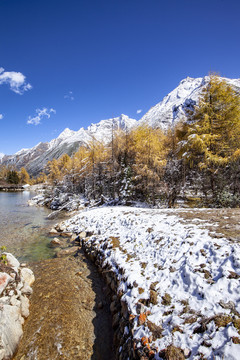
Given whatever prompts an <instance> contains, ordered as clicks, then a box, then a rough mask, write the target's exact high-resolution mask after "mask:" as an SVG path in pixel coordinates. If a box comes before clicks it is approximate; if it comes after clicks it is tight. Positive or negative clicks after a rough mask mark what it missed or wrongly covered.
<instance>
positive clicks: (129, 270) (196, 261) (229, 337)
mask: <svg viewBox="0 0 240 360" xmlns="http://www.w3.org/2000/svg"><path fill="white" fill-rule="evenodd" d="M185 211H186V210H185ZM203 211H204V210H203ZM65 224H66V225H67V228H68V230H69V231H75V232H76V233H79V232H81V231H86V230H87V231H89V232H92V233H93V235H92V236H90V237H89V239H88V241H89V242H90V243H92V244H95V246H96V247H98V248H99V251H101V252H102V253H104V255H105V257H106V260H105V261H106V262H107V263H108V264H110V265H111V268H112V270H113V271H114V272H115V273H116V274H118V279H119V284H120V285H119V288H118V291H120V290H121V291H122V293H123V295H122V300H124V301H125V302H127V304H128V308H129V311H130V312H131V313H132V314H133V315H135V316H136V317H135V319H134V337H135V338H137V339H141V338H142V337H144V336H146V337H149V336H150V335H151V331H150V330H149V327H148V325H147V322H145V323H144V324H143V325H139V323H140V322H139V316H138V314H137V306H136V305H137V304H139V303H142V304H144V313H145V314H146V315H147V320H148V322H149V323H150V322H151V323H154V324H156V325H157V326H159V328H161V327H162V334H161V337H159V338H157V339H156V340H155V341H153V343H152V344H151V345H154V346H157V348H158V350H159V351H161V350H162V349H164V348H166V347H167V346H168V345H170V344H173V345H174V346H176V347H179V348H181V349H189V350H191V355H190V357H189V358H190V359H216V360H220V359H228V360H231V359H234V360H237V359H239V356H240V355H239V354H240V345H239V344H238V343H239V342H240V315H239V313H240V286H239V278H240V246H239V244H238V243H236V242H231V241H229V240H227V239H226V238H224V237H221V236H219V234H216V236H214V235H213V233H212V232H211V236H210V234H209V231H208V230H207V229H206V228H204V221H199V222H198V224H197V223H196V222H194V221H192V222H189V221H184V220H183V219H181V218H180V217H179V215H177V212H176V211H175V210H174V209H173V210H171V209H169V210H166V209H165V210H159V209H140V208H129V207H105V208H104V207H101V208H96V209H87V210H85V211H82V212H80V213H79V214H78V215H76V216H74V217H73V218H71V219H70V220H67V222H66V223H65ZM120 268H121V269H124V271H119V269H120ZM155 358H156V359H160V357H159V355H158V354H157V355H155Z"/></svg>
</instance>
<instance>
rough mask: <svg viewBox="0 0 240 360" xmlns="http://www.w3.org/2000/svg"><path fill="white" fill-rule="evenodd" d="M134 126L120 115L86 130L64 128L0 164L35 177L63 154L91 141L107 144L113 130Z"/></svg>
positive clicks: (132, 121) (130, 120) (70, 153)
mask: <svg viewBox="0 0 240 360" xmlns="http://www.w3.org/2000/svg"><path fill="white" fill-rule="evenodd" d="M136 124H137V120H135V119H130V118H129V117H128V116H126V115H121V116H119V117H116V118H112V119H107V120H101V121H100V122H99V123H97V124H91V125H90V126H89V127H88V128H87V130H85V129H84V128H81V129H79V130H78V131H74V130H70V129H68V128H66V129H65V130H64V131H63V132H62V133H61V134H60V135H59V136H58V137H57V138H56V139H53V140H51V141H50V142H49V143H48V142H46V143H39V144H37V145H36V146H34V147H33V148H31V149H22V150H20V151H18V152H17V153H15V154H14V155H9V156H6V155H5V156H3V157H2V163H3V164H14V165H16V167H17V168H18V169H20V168H21V167H23V166H24V167H26V169H27V170H28V171H29V173H30V174H33V175H36V174H37V173H39V172H40V171H42V170H43V169H44V167H45V166H46V164H47V162H48V161H50V160H52V159H54V158H56V159H58V158H59V157H61V156H62V155H63V154H68V155H69V156H71V155H72V154H73V153H74V152H76V151H77V150H78V148H79V146H80V145H87V144H88V143H89V142H90V141H91V140H92V139H96V140H97V141H103V142H105V143H107V142H109V141H110V140H111V137H112V131H113V130H118V129H123V130H125V129H130V128H132V127H133V126H135V125H136Z"/></svg>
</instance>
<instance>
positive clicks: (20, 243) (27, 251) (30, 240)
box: [0, 191, 56, 262]
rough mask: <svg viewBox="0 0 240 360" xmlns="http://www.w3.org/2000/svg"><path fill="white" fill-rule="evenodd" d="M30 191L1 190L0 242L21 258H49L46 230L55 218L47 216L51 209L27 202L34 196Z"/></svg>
mask: <svg viewBox="0 0 240 360" xmlns="http://www.w3.org/2000/svg"><path fill="white" fill-rule="evenodd" d="M34 195H35V194H34V193H31V192H29V191H23V192H0V246H3V245H4V246H6V248H7V251H9V252H11V253H13V255H14V256H16V257H17V258H18V259H19V260H20V261H22V262H23V261H24V262H25V261H27V262H28V261H38V260H44V259H49V258H51V257H52V256H53V254H54V253H53V250H52V249H51V248H50V247H48V246H47V245H48V243H49V241H50V238H49V236H48V231H49V228H50V227H51V225H53V224H54V223H56V220H55V221H53V220H48V219H47V216H48V214H49V213H50V210H48V209H45V208H40V207H34V206H28V203H27V201H28V200H29V199H31V197H32V196H34Z"/></svg>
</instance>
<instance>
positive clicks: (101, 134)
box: [0, 76, 240, 175]
mask: <svg viewBox="0 0 240 360" xmlns="http://www.w3.org/2000/svg"><path fill="white" fill-rule="evenodd" d="M223 79H224V80H226V81H227V82H228V83H229V84H231V85H232V86H233V87H234V88H235V90H236V91H237V92H239V93H240V79H227V78H223ZM208 81H209V77H208V76H205V77H204V78H190V77H187V78H186V79H184V80H182V81H181V82H180V84H179V85H178V86H177V87H176V88H175V89H174V90H173V91H172V92H170V93H169V94H168V95H167V96H165V97H164V99H163V100H162V101H161V102H159V103H158V104H157V105H155V106H153V107H152V108H151V109H150V110H149V111H148V112H147V113H146V114H145V115H144V116H143V117H142V118H141V119H140V120H139V121H137V120H135V119H131V118H129V117H128V116H126V115H121V116H119V117H116V118H112V119H107V120H101V121H100V122H99V123H97V124H91V125H90V126H89V127H88V128H87V129H84V128H81V129H80V130H78V131H73V130H70V129H68V128H66V129H65V130H64V131H63V132H62V133H61V134H60V135H59V136H58V137H57V138H56V139H53V140H51V141H50V142H49V143H48V142H46V143H42V142H41V143H39V144H37V145H36V146H34V147H33V148H31V149H22V150H20V151H18V152H17V153H16V154H14V155H11V156H6V155H5V156H2V155H1V154H0V163H2V164H9V163H12V164H15V165H16V167H17V168H21V167H22V166H24V167H26V169H27V170H28V171H29V173H30V174H33V175H35V174H37V173H39V172H40V171H41V170H43V169H44V167H45V166H46V164H47V162H48V161H49V160H52V159H53V158H56V159H58V158H59V157H61V156H62V155H63V154H65V153H67V154H68V155H70V156H71V155H72V154H73V153H74V152H76V151H77V150H78V148H79V146H80V145H83V144H88V143H89V142H90V141H91V140H92V139H96V140H98V141H103V142H105V143H107V142H110V141H111V138H112V131H113V130H116V129H123V130H125V129H131V128H132V127H133V126H137V125H138V124H139V125H141V124H145V123H146V124H148V125H150V126H152V127H160V128H162V129H163V130H165V129H167V128H168V127H169V126H172V125H173V124H174V123H175V122H177V121H179V120H180V119H184V117H185V114H186V110H187V109H191V108H193V106H194V105H195V104H196V103H197V102H198V99H199V95H200V92H201V90H202V88H203V87H204V86H206V85H207V83H208Z"/></svg>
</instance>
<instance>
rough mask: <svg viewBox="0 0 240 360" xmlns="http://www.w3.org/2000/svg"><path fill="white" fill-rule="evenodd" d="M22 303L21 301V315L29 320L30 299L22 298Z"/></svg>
mask: <svg viewBox="0 0 240 360" xmlns="http://www.w3.org/2000/svg"><path fill="white" fill-rule="evenodd" d="M20 301H21V306H20V309H21V315H22V316H23V317H24V318H27V317H28V316H29V299H28V298H27V297H26V296H21V297H20Z"/></svg>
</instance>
